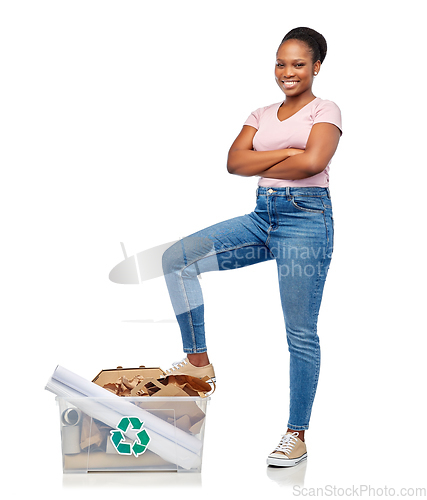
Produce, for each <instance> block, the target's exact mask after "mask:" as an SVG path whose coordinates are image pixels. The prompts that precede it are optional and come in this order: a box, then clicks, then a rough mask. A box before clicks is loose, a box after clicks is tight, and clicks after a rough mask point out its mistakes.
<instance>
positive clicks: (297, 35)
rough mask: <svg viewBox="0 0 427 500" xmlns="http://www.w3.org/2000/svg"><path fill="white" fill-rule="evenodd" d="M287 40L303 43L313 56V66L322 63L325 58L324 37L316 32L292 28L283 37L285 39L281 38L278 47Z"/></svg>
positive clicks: (308, 29)
mask: <svg viewBox="0 0 427 500" xmlns="http://www.w3.org/2000/svg"><path fill="white" fill-rule="evenodd" d="M287 40H300V41H301V42H304V43H305V44H306V45H307V46H308V48H309V49H310V52H311V53H312V55H313V64H314V63H315V62H316V61H320V62H321V63H323V61H324V59H325V57H326V51H327V44H326V40H325V37H324V36H323V35H321V34H320V33H318V32H317V31H315V30H312V29H311V28H294V29H293V30H291V31H290V32H289V33H288V34H287V35H285V38H283V40H282V43H281V44H280V45H282V44H283V43H284V42H286V41H287Z"/></svg>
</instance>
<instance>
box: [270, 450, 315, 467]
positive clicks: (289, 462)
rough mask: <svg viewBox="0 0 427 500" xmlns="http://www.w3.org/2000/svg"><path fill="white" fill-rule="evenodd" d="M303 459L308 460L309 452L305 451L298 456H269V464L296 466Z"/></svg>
mask: <svg viewBox="0 0 427 500" xmlns="http://www.w3.org/2000/svg"><path fill="white" fill-rule="evenodd" d="M303 460H307V453H304V455H302V456H301V457H298V458H273V457H268V458H267V465H273V466H274V467H294V466H295V465H298V464H299V463H300V462H302V461H303Z"/></svg>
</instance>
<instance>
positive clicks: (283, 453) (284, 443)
mask: <svg viewBox="0 0 427 500" xmlns="http://www.w3.org/2000/svg"><path fill="white" fill-rule="evenodd" d="M306 458H307V448H306V446H305V443H304V442H303V441H301V439H300V438H299V437H298V432H287V433H286V434H284V435H283V436H282V439H281V440H280V443H279V444H278V446H277V447H276V449H275V450H274V451H273V452H272V453H270V455H268V458H267V465H275V466H276V467H294V466H295V465H298V464H299V463H300V462H302V461H303V460H306Z"/></svg>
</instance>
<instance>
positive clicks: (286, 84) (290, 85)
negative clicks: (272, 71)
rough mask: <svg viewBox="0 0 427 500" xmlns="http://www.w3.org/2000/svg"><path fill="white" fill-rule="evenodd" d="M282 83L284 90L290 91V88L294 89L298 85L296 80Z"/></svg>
mask: <svg viewBox="0 0 427 500" xmlns="http://www.w3.org/2000/svg"><path fill="white" fill-rule="evenodd" d="M282 83H283V85H284V86H285V88H287V89H291V88H293V87H295V85H296V84H297V83H298V81H297V80H288V81H284V80H282Z"/></svg>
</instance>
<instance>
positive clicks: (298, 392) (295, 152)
mask: <svg viewBox="0 0 427 500" xmlns="http://www.w3.org/2000/svg"><path fill="white" fill-rule="evenodd" d="M326 48H327V46H326V40H325V39H324V38H323V36H322V35H320V34H319V33H317V32H316V31H314V30H312V29H309V28H296V29H293V30H291V31H290V32H289V33H288V34H287V35H286V36H285V37H284V39H283V40H282V43H281V44H280V46H279V48H278V50H277V54H276V68H275V76H276V82H277V84H278V86H279V87H280V89H281V90H282V91H283V93H284V94H285V96H286V98H285V100H284V101H282V102H279V103H277V104H273V105H271V106H267V107H264V108H260V109H257V110H256V111H254V112H253V113H252V114H251V115H250V116H249V118H248V119H247V121H246V122H245V124H244V126H243V129H242V131H241V132H240V134H239V135H238V137H237V138H236V140H235V141H234V143H233V144H232V146H231V148H230V151H229V155H228V163H227V168H228V171H229V172H230V173H231V174H235V175H242V176H259V177H260V179H259V182H258V189H257V204H256V208H255V210H254V211H253V212H252V213H250V214H247V215H243V216H241V217H236V218H234V219H230V220H227V221H225V222H221V223H219V224H215V225H214V226H211V227H209V228H207V229H204V230H202V231H199V232H197V233H195V234H193V235H191V236H189V237H187V238H185V239H183V240H181V241H180V242H178V243H176V244H175V245H173V246H172V247H171V248H169V249H168V250H167V251H166V252H165V254H164V256H163V270H164V274H165V279H166V284H167V286H168V290H169V294H170V297H171V301H172V305H173V308H174V311H175V314H176V316H177V320H178V323H179V326H180V329H181V334H182V339H183V346H184V352H185V353H186V354H187V357H186V358H185V359H184V360H183V361H181V362H180V363H176V364H174V365H173V367H172V368H171V369H170V370H168V374H169V373H174V374H187V375H193V376H197V377H200V378H203V377H209V378H212V379H214V377H215V373H214V370H213V366H212V365H211V364H210V362H209V358H208V354H207V348H206V344H205V331H204V310H203V297H202V291H201V288H200V283H199V280H198V274H200V273H203V272H207V271H212V270H225V269H235V268H238V267H244V266H248V265H252V264H256V263H258V262H264V261H266V260H271V259H275V260H276V262H277V269H278V278H279V285H280V296H281V303H282V309H283V314H284V319H285V325H286V333H287V340H288V346H289V352H290V413H289V420H288V429H287V432H286V434H285V435H283V436H282V439H281V440H280V443H279V445H278V446H277V447H276V449H275V450H274V451H273V452H272V453H271V454H270V455H269V456H268V458H267V463H268V464H269V465H275V466H282V467H289V466H294V465H296V464H298V463H299V462H301V461H302V460H304V459H305V458H306V457H307V451H306V446H305V440H304V432H305V430H306V429H308V425H309V420H310V415H311V409H312V405H313V401H314V396H315V393H316V388H317V381H318V376H319V367H320V347H319V339H318V336H317V317H318V313H319V308H320V302H321V298H322V292H323V287H324V284H325V280H326V275H327V271H328V267H329V263H330V260H331V255H332V249H333V231H334V230H333V217H332V205H331V198H330V193H329V189H328V185H329V176H328V171H329V164H330V161H331V158H332V157H333V155H334V153H335V151H336V149H337V146H338V142H339V139H340V136H341V113H340V110H339V108H338V106H337V105H336V104H334V103H333V102H331V101H326V100H323V99H320V98H318V97H315V96H314V94H313V92H312V85H313V80H314V78H315V76H316V75H317V74H318V73H319V71H320V67H321V64H322V62H323V60H324V58H325V55H326Z"/></svg>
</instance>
